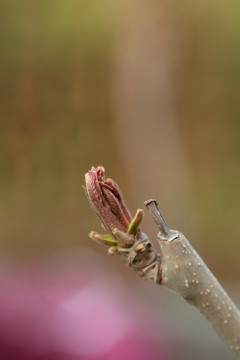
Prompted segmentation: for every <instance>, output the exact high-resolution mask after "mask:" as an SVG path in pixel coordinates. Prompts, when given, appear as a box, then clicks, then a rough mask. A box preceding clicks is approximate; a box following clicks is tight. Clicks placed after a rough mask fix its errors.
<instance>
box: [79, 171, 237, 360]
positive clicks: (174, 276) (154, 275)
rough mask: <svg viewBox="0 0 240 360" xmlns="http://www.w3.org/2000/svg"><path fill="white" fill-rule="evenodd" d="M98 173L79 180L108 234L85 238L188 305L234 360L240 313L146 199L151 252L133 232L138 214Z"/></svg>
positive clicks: (154, 204)
mask: <svg viewBox="0 0 240 360" xmlns="http://www.w3.org/2000/svg"><path fill="white" fill-rule="evenodd" d="M104 175H105V170H104V168H103V167H97V168H94V167H93V168H92V169H91V170H90V171H89V172H88V173H87V174H86V176H85V179H86V188H85V192H86V195H87V197H88V200H89V202H90V204H91V205H92V207H93V209H94V210H95V212H96V214H97V215H98V216H99V218H100V219H101V221H102V223H103V225H104V228H105V229H106V230H107V232H108V235H102V234H98V233H96V232H93V231H92V232H91V233H90V234H89V235H90V238H91V239H93V240H95V241H97V242H98V243H101V244H104V245H108V246H109V250H108V254H109V255H114V254H117V255H118V256H119V257H120V259H121V261H122V262H123V263H124V264H125V265H126V266H128V267H129V268H130V269H131V270H133V271H134V272H135V273H136V274H137V275H138V276H141V277H143V278H145V279H146V280H149V281H152V282H154V283H156V284H160V285H163V286H165V287H167V288H168V289H170V290H172V291H174V292H175V293H177V294H178V295H179V296H180V297H181V298H183V299H185V300H186V301H187V302H188V303H190V304H192V305H194V306H195V307H196V308H197V309H198V310H199V311H200V312H201V313H202V314H203V315H204V316H205V317H206V318H207V320H208V321H209V322H210V323H211V324H212V327H213V328H214V330H215V331H216V332H217V333H218V335H219V336H220V337H221V338H222V340H223V341H224V342H225V343H226V345H227V346H228V347H229V349H230V350H231V351H232V352H233V353H234V354H235V356H236V358H237V359H240V312H239V310H238V309H237V307H236V305H235V304H234V303H233V302H232V300H231V299H230V297H229V296H228V294H227V293H226V292H225V291H224V290H223V288H222V286H221V285H220V284H219V282H218V281H217V279H216V278H215V277H214V275H213V274H212V273H211V271H210V270H209V269H208V267H207V266H206V264H205V263H204V262H203V260H202V259H201V258H200V256H199V255H198V253H197V252H196V251H195V250H194V249H193V248H192V246H191V245H190V243H189V242H188V240H187V239H186V238H185V236H184V235H183V234H182V233H180V232H179V231H176V230H170V229H169V228H168V226H167V224H166V222H165V221H164V219H163V216H162V214H161V213H160V211H159V209H158V205H157V202H156V200H153V199H151V200H148V201H146V202H145V205H146V207H147V209H148V210H149V212H150V214H151V215H152V217H153V219H154V221H155V222H156V224H157V226H158V228H159V233H158V242H159V245H160V251H159V252H157V251H156V249H155V248H154V247H153V245H152V243H151V241H150V240H149V239H148V237H147V235H146V234H144V233H143V232H142V231H141V230H140V228H139V225H140V223H141V221H142V218H143V210H141V209H140V210H138V211H137V213H136V215H135V217H133V218H132V217H131V215H130V212H129V210H128V209H127V207H126V204H125V202H124V200H123V197H122V194H121V192H120V189H119V187H118V185H117V184H116V183H115V182H114V181H113V180H112V179H107V180H105V176H104Z"/></svg>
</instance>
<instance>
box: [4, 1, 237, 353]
mask: <svg viewBox="0 0 240 360" xmlns="http://www.w3.org/2000/svg"><path fill="white" fill-rule="evenodd" d="M239 16H240V3H239V1H237V0H229V1H227V2H226V1H219V0H218V1H216V0H210V1H209V0H208V1H206V0H203V1H201V2H196V1H189V0H184V1H181V2H178V1H175V0H173V1H165V0H163V1H161V2H159V1H137V0H128V1H125V0H123V1H110V0H102V1H98V0H93V1H84V0H69V1H67V2H66V1H57V0H48V1H42V0H41V1H38V0H21V1H19V0H11V1H8V0H2V1H1V2H0V18H1V21H0V130H1V131H0V149H1V151H0V154H1V155H0V169H1V170H0V171H1V176H0V199H1V200H0V246H1V248H0V251H1V254H0V258H1V274H0V277H1V279H2V280H1V283H2V285H0V293H1V299H2V305H1V307H2V310H1V309H0V318H1V320H2V322H1V323H0V328H1V329H0V333H6V329H8V331H7V334H8V335H9V336H8V337H6V339H5V337H4V336H2V337H1V339H0V340H1V341H0V353H1V349H2V351H4V357H3V359H7V360H8V359H9V360H10V359H32V358H34V359H35V358H36V359H40V358H41V359H44V360H45V359H48V355H49V354H50V355H49V356H50V358H51V359H54V356H55V355H56V354H57V355H56V359H65V357H64V356H65V355H66V354H67V355H66V356H67V359H74V360H75V359H76V360H78V359H93V358H94V359H100V358H101V359H108V358H109V359H112V360H115V359H122V358H125V359H128V358H129V359H130V358H131V359H135V358H138V359H140V357H139V356H140V355H139V354H138V352H137V349H140V348H141V347H140V345H139V343H137V341H135V342H136V343H135V342H134V340H132V339H133V338H134V339H135V340H136V339H139V338H141V339H145V340H144V341H145V343H144V342H143V340H142V342H141V344H143V347H144V346H145V347H144V349H145V350H144V349H143V348H141V351H140V353H141V354H142V356H143V359H145V358H149V359H155V358H156V359H161V358H162V359H188V358H189V359H191V358H194V359H206V358H211V359H218V358H219V356H220V358H221V359H231V358H232V357H231V354H230V353H229V352H228V351H227V350H226V349H225V347H224V345H223V344H222V343H221V342H220V340H219V339H218V338H217V336H216V335H215V334H214V333H213V330H212V329H211V328H210V327H209V325H208V324H207V323H206V322H205V320H204V319H202V317H201V315H200V314H197V313H196V312H195V310H194V309H192V308H191V307H189V306H188V305H186V304H184V303H183V302H182V301H181V300H180V299H177V298H176V297H175V295H173V294H171V293H168V292H167V291H165V289H162V288H159V287H156V286H153V285H152V284H147V283H145V282H143V281H142V280H141V279H136V277H135V275H134V274H131V273H129V271H128V270H127V269H125V268H123V267H122V264H120V262H119V261H118V259H116V258H109V257H107V256H106V249H105V248H101V247H99V246H97V244H95V243H92V242H91V241H90V240H89V239H88V232H89V231H90V230H93V229H94V230H96V231H99V230H100V224H99V221H98V219H97V218H96V217H95V215H94V214H93V212H92V210H91V208H90V207H89V204H88V202H87V200H86V198H85V195H84V192H83V190H82V185H83V184H84V174H85V173H86V172H87V171H88V169H89V168H90V167H91V166H92V165H95V166H97V165H103V166H104V167H105V168H106V174H107V176H109V177H112V178H114V179H115V180H117V182H118V183H119V185H120V187H121V189H122V192H123V194H124V196H125V199H126V201H127V203H128V206H129V208H130V211H131V212H132V213H134V211H135V210H136V209H137V208H139V207H143V202H144V201H145V200H147V199H149V198H156V199H157V200H158V203H159V207H160V209H161V211H162V212H163V215H164V217H165V219H166V221H167V223H168V224H169V226H170V227H172V228H176V229H179V230H181V231H182V232H183V233H184V234H185V235H186V236H187V237H188V238H189V239H190V241H191V242H192V244H193V245H194V246H195V248H196V249H197V250H198V251H199V253H200V255H201V256H202V257H203V258H204V260H205V262H206V263H207V264H208V265H209V267H210V269H211V270H213V272H214V273H215V275H216V276H217V278H219V279H220V281H221V282H222V283H223V284H224V287H225V288H226V289H227V290H228V291H229V292H230V294H231V296H232V298H233V299H234V300H235V302H236V303H237V304H238V305H240V283H239V274H240V262H239V252H240V241H239V210H240V186H239V184H240V166H239V162H240V121H239V118H240V98H239V97H240V25H239V24H240V23H239ZM143 230H144V231H145V232H147V233H148V234H149V236H150V237H151V239H152V240H153V242H154V241H156V240H155V239H156V234H157V228H156V227H155V224H154V223H153V221H152V220H151V219H150V216H149V215H148V214H146V216H145V219H144V224H143ZM49 279H50V280H49ZM69 284H71V285H69ZM83 284H85V285H84V286H83ZM107 284H108V285H107ZM109 284H112V286H110V285H109ZM114 286H115V287H117V289H118V291H117V290H116V294H115V295H114V291H113V288H114ZM53 288H54V289H55V291H54V294H53V293H52V291H53V290H52V289H53ZM83 288H84V289H85V290H86V289H88V290H89V289H90V290H91V291H92V292H91V291H90V290H89V291H90V292H88V297H86V298H84V297H83V298H84V299H85V300H81V301H83V302H82V303H81V301H80V300H79V301H78V300H77V299H78V297H77V298H76V296H78V295H79V294H82V291H83V290H82V289H83ZM111 289H112V290H111ZM119 289H121V291H120V290H119ZM106 292H107V293H109V300H108V299H107V298H104V294H106ZM119 293H120V294H121V295H119ZM66 294H67V295H66ZM76 294H77V295H76ZM89 294H90V295H89ZM79 296H80V295H79ZM81 296H82V295H81ZM98 297H100V299H101V301H99V302H98V301H96V303H94V302H93V301H92V302H91V301H90V300H91V299H93V298H94V299H98ZM10 299H16V301H15V302H13V303H12V302H11V301H12V300H11V301H10ZM19 299H21V301H20V300H19ZM39 299H42V300H39ZM49 299H54V301H53V300H49ZM66 299H68V300H66ZM69 299H70V300H71V299H74V300H71V301H72V302H71V301H70V300H69ZM89 299H90V300H89ZM119 299H121V301H120V300H119ZM39 301H40V304H41V306H42V304H45V305H44V306H45V308H44V309H45V310H44V311H43V310H41V309H40V308H41V306H40V305H39ZM51 301H53V303H52V302H51ZM66 301H68V302H67V305H66ZM69 301H70V303H69ZM84 301H85V302H84ZM108 301H109V303H108ZM116 302H117V303H119V307H117V309H118V310H116V311H115V310H114V308H111V304H116ZM36 304H38V305H36ZM50 304H51V306H50ZM69 304H70V305H69ZM89 304H90V305H89ZM60 305H61V306H60ZM63 305H64V306H65V307H64V306H63ZM39 306H40V308H39ZM66 306H67V309H68V310H69V309H70V312H71V311H73V313H74V311H76V312H77V313H78V312H79V311H80V310H79V309H80V307H85V309H86V314H88V316H87V315H86V316H85V317H86V318H85V322H84V321H83V319H82V317H81V316H82V315H81V316H80V315H79V316H80V317H79V321H76V320H75V322H76V323H77V325H76V327H74V326H75V325H73V324H72V321H71V318H70V320H69V318H67V319H68V320H67V321H68V326H69V328H71V331H72V332H73V333H74V334H75V336H76V333H78V334H79V336H78V337H76V339H75V342H74V344H75V345H73V344H72V343H71V346H70V345H69V346H68V347H66V348H64V347H63V348H62V347H61V346H60V345H59V344H62V338H65V337H66V335H64V336H63V333H62V335H61V336H62V337H61V336H60V335H59V336H58V337H57V336H55V338H54V339H55V340H54V341H53V343H54V345H51V344H52V342H51V341H50V340H49V339H50V338H51V339H52V337H51V336H52V335H51V336H50V335H46V333H45V330H43V329H46V328H47V329H49V328H51V329H52V330H51V334H56V332H57V331H56V329H59V326H60V325H59V322H60V323H61V324H62V326H63V328H65V329H66V328H68V327H67V326H65V325H66V324H65V322H64V321H65V320H64V319H65V318H64V316H63V315H62V313H61V311H60V310H59V307H60V308H61V309H63V308H64V309H66ZM106 307H107V308H108V307H110V314H111V316H110V315H109V316H108V315H107V312H106V313H105V311H106V309H105V308H106ZM30 308H31V309H32V312H31V311H30V310H29V309H30ZM103 308H104V309H105V310H104V314H105V316H102V318H98V316H100V315H97V314H101V313H102V311H103ZM136 308H137V309H138V308H141V311H140V310H139V311H136ZM46 309H47V310H46ZM56 309H58V311H59V312H60V313H61V316H60V317H61V321H60V320H59V319H58V320H56V321H57V322H56V324H55V322H54V321H55V320H54V321H52V320H51V321H50V320H49V319H51V318H52V316H53V314H54V316H55V313H56ZM111 309H112V310H111ZM119 309H120V310H119ZM90 310H94V311H95V312H94V311H93V312H92V311H90ZM29 311H30V313H29ZM42 311H43V312H42ZM115 312H117V313H119V312H120V313H121V314H124V316H125V317H126V318H127V319H132V320H131V321H132V325H131V326H130V325H129V322H128V321H127V320H126V319H125V320H126V321H125V322H124V321H123V320H122V319H123V315H122V316H119V319H118V320H116V319H115V317H114V313H115ZM8 313H9V316H7V315H6V314H8ZM10 313H11V315H10ZM128 313H129V314H128ZM4 314H5V315H4ZM71 314H72V313H71ZM74 314H75V313H74ZM91 314H92V315H91ZM93 314H95V315H93ZM126 314H128V316H126ZM133 314H134V315H133ZM141 314H143V315H142V316H141ZM3 315H4V316H5V317H6V318H4V316H3ZM118 315H119V314H118ZM3 318H4V319H5V320H4V321H5V322H3ZM93 318H94V320H93ZM103 318H104V319H105V320H106V319H107V321H106V323H107V325H106V324H105V322H104V320H103ZM139 318H140V319H139ZM16 319H18V320H17V321H16ZM41 319H48V320H46V322H45V323H44V326H43V325H42V323H41V321H40V320H41ZM74 319H75V317H74ZM146 319H148V320H147V321H149V326H148V327H147V329H144V324H145V325H146ZM94 321H95V322H94ZM129 321H130V320H129ZM53 323H54V324H55V325H54V326H53V325H52V324H53ZM1 324H2V325H1ZM9 324H10V325H9ZM90 324H91V326H92V327H91V326H90ZM77 326H79V328H78V327H77ZM15 327H18V331H17V330H16V328H15ZM33 328H35V329H37V330H36V333H35V332H34V331H33ZM86 328H89V329H88V331H89V332H86V333H85V329H86ZM130 328H131V331H130V332H131V336H132V337H131V336H130V335H129V329H130ZM140 328H141V335H139V333H138V331H139V329H140ZM14 329H15V330H14ZM21 329H26V331H25V330H24V331H25V333H26V339H28V338H29V333H31V334H32V338H33V341H30V342H31V343H34V341H35V342H37V344H38V345H36V346H35V347H34V349H30V348H31V346H30V345H29V342H28V341H27V340H26V339H25V340H26V341H25V340H22V338H21V339H20V338H19V333H22V330H21ZM39 329H40V330H39ZM99 329H102V331H101V330H100V331H99ZM119 329H120V330H119ZM41 330H42V331H41ZM144 330H145V331H144ZM71 331H70V333H71ZM104 331H106V333H107V331H108V334H110V333H116V334H120V335H119V337H117V336H116V338H114V339H115V340H114V339H113V340H112V342H110V343H109V344H108V343H106V344H105V345H106V346H105V347H101V346H100V347H98V345H99V343H101V344H102V341H103V339H102V338H99V341H98V342H97V343H94V341H93V340H91V336H92V337H93V338H94V339H96V338H98V336H100V334H102V335H101V336H102V337H104V335H103V333H104ZM119 331H120V333H119ZM146 332H147V333H148V334H150V335H149V336H148V338H149V339H146V337H145V335H146ZM42 333H45V336H46V339H48V340H46V339H45V340H44V341H43V340H42ZM67 333H68V332H67ZM83 334H85V335H83ZM86 334H89V336H87V335H86ZM126 334H127V335H126ZM84 336H85V338H86V339H88V340H89V339H90V340H89V344H90V345H89V347H87V345H86V344H87V343H88V342H86V339H85V338H84ZM83 338H84V339H85V340H83ZM104 338H105V340H106V338H109V337H108V336H105V337H104ZM4 339H5V340H4ZM19 339H20V340H19ZM34 339H35V340H34ZM39 339H40V340H41V341H40V340H39ZM119 339H120V340H119ZM39 341H40V342H39ZM92 341H93V342H92ZM121 341H123V343H121ZM124 341H125V342H124ZM6 343H7V344H8V345H7V346H6ZM1 344H2V345H1ZM39 344H40V345H39ZM44 344H45V345H44ZM46 344H47V345H46ZM82 344H85V345H86V346H85V347H84V346H83V345H82ZM94 344H95V345H94ZM134 344H135V345H134ZM144 344H145V345H144ZM134 346H135V347H134ZM20 348H21V349H23V352H21V351H20V350H19V349H20ZM43 348H44V351H43V350H42V349H43ZM73 348H74V349H75V348H76V349H77V350H76V351H75V350H74V351H73V353H72V352H71V351H72V350H73ZM83 348H84V349H85V350H83ZM3 349H4V350H3ZM14 349H16V353H15V352H14V351H15V350H14ZM49 349H50V350H49ZM66 349H67V350H66ZM69 349H70V350H69ZM90 349H95V352H94V354H93V353H92V352H91V351H90ZM123 349H124V351H125V353H121V351H122V350H123ZM88 351H89V352H88ZM111 351H112V353H111ZM144 351H145V352H144ZM39 354H41V356H42V357H41V356H40V355H39ZM53 354H55V355H54V356H53ZM107 354H108V355H107ZM109 354H110V355H109ZM144 354H145V355H144ZM146 354H148V355H146ZM35 356H36V357H35ZM37 356H38V357H37ZM71 356H72V357H71ZM97 356H99V357H97ZM101 356H102V357H101ZM107 356H109V357H107ZM146 356H147V357H146Z"/></svg>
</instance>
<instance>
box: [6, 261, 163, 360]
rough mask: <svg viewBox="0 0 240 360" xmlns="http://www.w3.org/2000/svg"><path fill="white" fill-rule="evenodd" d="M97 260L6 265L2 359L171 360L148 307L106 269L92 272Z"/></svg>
mask: <svg viewBox="0 0 240 360" xmlns="http://www.w3.org/2000/svg"><path fill="white" fill-rule="evenodd" d="M96 261H99V259H97V260H96V259H95V257H94V259H93V256H92V255H89V254H85V256H84V261H83V259H82V255H81V259H76V257H75V259H70V260H69V259H68V260H66V258H65V259H64V260H63V259H60V258H59V257H58V258H57V259H52V261H51V262H50V265H44V266H41V267H38V268H37V267H36V266H32V267H31V266H24V267H23V266H19V265H18V266H17V265H13V264H12V263H9V262H6V261H4V262H2V263H1V267H0V284H1V289H0V359H3V360H32V359H38V360H47V359H49V360H50V359H51V360H55V359H58V360H65V359H66V360H80V359H86V360H88V359H89V360H93V359H94V360H121V359H126V360H128V359H131V360H134V359H138V360H146V359H150V360H155V359H156V360H164V359H166V357H165V356H164V355H163V353H164V351H163V350H164V349H163V345H162V344H160V343H161V342H163V341H160V340H161V339H162V338H161V339H159V338H160V336H161V334H154V327H153V325H152V324H151V322H150V320H149V316H148V315H147V313H148V311H147V310H146V309H143V306H142V305H138V304H136V302H135V304H134V302H132V301H131V299H129V296H128V294H127V293H126V288H124V286H123V285H122V284H118V283H117V279H115V278H113V277H112V276H110V275H109V274H108V273H106V270H105V271H94V270H91V271H90V270H89V268H91V266H90V264H91V263H92V264H93V262H95V263H96ZM83 262H84V265H83ZM79 264H81V265H79ZM96 268H97V266H96ZM100 268H101V266H99V269H100ZM86 273H87V276H86ZM153 339H157V341H156V340H153ZM164 346H165V345H164Z"/></svg>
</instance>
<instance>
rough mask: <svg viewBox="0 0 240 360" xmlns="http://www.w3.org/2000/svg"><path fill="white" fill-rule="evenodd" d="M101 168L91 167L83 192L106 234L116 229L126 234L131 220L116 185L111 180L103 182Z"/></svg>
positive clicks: (103, 172)
mask: <svg viewBox="0 0 240 360" xmlns="http://www.w3.org/2000/svg"><path fill="white" fill-rule="evenodd" d="M104 175H105V169H104V168H103V167H102V166H98V167H97V168H94V167H92V168H91V170H90V171H88V173H86V175H85V182H86V188H85V192H86V195H87V197H88V200H89V202H90V204H91V205H92V207H93V209H94V211H95V212H96V214H97V215H98V216H99V218H100V220H101V221H102V223H103V225H104V227H105V229H106V230H107V232H108V233H110V234H112V235H113V236H114V234H113V231H112V230H113V229H114V228H117V229H119V230H121V231H124V232H126V231H127V229H128V226H129V224H130V222H131V220H132V217H131V215H130V212H129V210H128V209H127V207H126V205H125V202H124V200H123V197H122V194H121V192H120V189H119V187H118V185H117V184H116V183H115V182H114V181H113V180H112V179H106V180H105V176H104Z"/></svg>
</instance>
